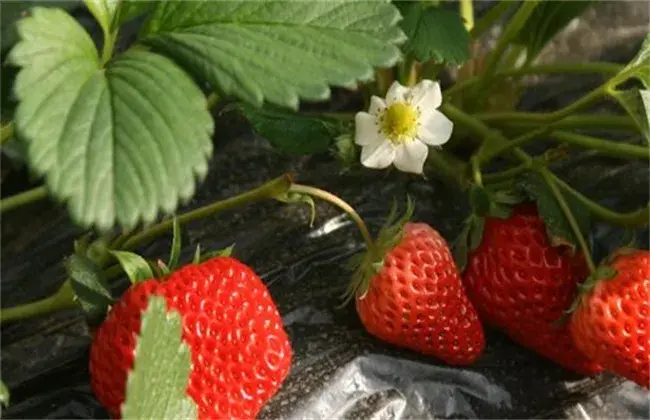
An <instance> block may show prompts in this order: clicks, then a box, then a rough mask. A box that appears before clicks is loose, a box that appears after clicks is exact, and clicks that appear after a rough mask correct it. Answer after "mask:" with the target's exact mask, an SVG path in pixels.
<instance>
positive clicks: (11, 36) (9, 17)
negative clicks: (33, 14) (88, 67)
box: [0, 0, 81, 71]
mask: <svg viewBox="0 0 650 420" xmlns="http://www.w3.org/2000/svg"><path fill="white" fill-rule="evenodd" d="M80 4H81V0H70V1H67V0H44V1H35V0H25V1H3V2H0V19H1V22H2V23H1V24H0V27H1V28H2V29H0V31H1V32H0V43H1V45H2V47H1V48H2V51H3V52H4V51H5V49H7V48H9V47H11V46H12V45H14V44H15V43H16V41H18V34H17V33H16V25H15V23H16V22H17V21H18V20H19V19H20V18H21V17H22V16H24V15H26V14H27V13H29V9H31V8H32V7H36V6H38V7H58V8H61V9H64V10H72V9H75V8H77V7H78V6H79V5H80ZM3 71H5V69H3Z"/></svg>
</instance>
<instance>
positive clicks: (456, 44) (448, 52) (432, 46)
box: [397, 1, 470, 65]
mask: <svg viewBox="0 0 650 420" xmlns="http://www.w3.org/2000/svg"><path fill="white" fill-rule="evenodd" d="M397 5H398V6H399V7H400V9H401V11H402V14H403V15H404V20H403V21H402V22H401V24H400V25H401V27H402V29H403V30H404V33H405V34H406V36H407V37H408V41H406V43H405V44H404V46H403V50H404V52H406V53H411V54H413V55H414V56H415V58H416V59H417V60H418V61H427V60H430V59H433V60H435V61H436V62H438V63H446V64H454V65H460V64H462V63H464V62H465V61H467V60H468V59H469V41H470V39H469V33H468V32H467V29H466V28H465V25H464V24H463V20H462V19H461V17H460V14H459V13H458V11H456V10H449V9H445V8H442V7H431V6H430V5H426V4H423V3H421V2H417V1H408V2H407V1H405V2H398V3H397Z"/></svg>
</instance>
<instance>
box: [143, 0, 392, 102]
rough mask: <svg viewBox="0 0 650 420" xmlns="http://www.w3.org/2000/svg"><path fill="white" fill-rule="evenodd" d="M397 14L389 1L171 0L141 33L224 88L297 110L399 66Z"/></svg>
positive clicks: (248, 98)
mask: <svg viewBox="0 0 650 420" xmlns="http://www.w3.org/2000/svg"><path fill="white" fill-rule="evenodd" d="M399 18H400V15H399V12H398V11H397V9H396V8H395V6H393V5H392V4H391V3H390V2H388V1H385V0H380V1H363V2H358V1H354V2H351V1H344V0H340V1H334V0H331V1H317V2H311V1H309V2H305V1H286V0H283V1H269V0H265V1H249V0H236V1H227V2H225V1H212V0H203V1H191V2H189V1H184V0H173V1H165V2H157V3H156V8H155V10H154V11H153V15H152V16H151V18H150V20H149V21H148V24H147V25H146V26H145V27H144V28H143V31H142V33H141V37H143V38H144V39H143V42H145V43H147V44H149V45H151V46H153V47H155V48H156V49H157V50H158V51H161V52H163V53H165V54H167V55H169V56H170V57H172V58H174V59H175V60H177V62H179V63H180V64H181V65H182V66H184V67H185V68H186V69H188V70H190V71H192V73H193V74H194V75H196V76H197V77H198V78H199V79H201V80H205V81H208V82H209V83H211V84H212V85H213V86H214V87H215V88H216V89H217V90H219V91H221V92H223V93H226V94H232V95H234V96H236V97H237V98H239V99H242V100H244V101H246V102H248V103H250V104H253V105H256V106H261V104H262V102H263V101H265V100H266V101H268V102H271V103H273V104H276V105H280V106H287V107H291V108H293V109H297V107H298V102H299V99H300V98H302V99H307V100H325V99H328V98H329V96H330V90H329V86H328V85H335V86H344V87H350V88H352V87H355V86H356V84H357V82H359V81H369V80H371V79H372V77H373V75H374V71H373V67H375V66H377V67H391V66H392V65H394V64H395V63H396V62H397V61H398V60H399V58H400V54H399V49H398V48H397V46H396V44H398V43H400V42H402V41H403V40H404V34H403V33H402V31H401V30H400V29H399V27H398V26H397V23H398V21H399Z"/></svg>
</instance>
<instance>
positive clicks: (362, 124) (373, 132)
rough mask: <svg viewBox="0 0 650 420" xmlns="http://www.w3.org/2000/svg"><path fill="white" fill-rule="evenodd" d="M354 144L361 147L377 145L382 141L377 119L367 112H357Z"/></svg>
mask: <svg viewBox="0 0 650 420" xmlns="http://www.w3.org/2000/svg"><path fill="white" fill-rule="evenodd" d="M354 130H355V133H354V142H355V143H356V144H358V145H359V146H367V145H370V144H377V143H379V142H381V141H382V138H381V137H380V136H379V130H378V129H377V117H375V116H374V115H370V114H368V113H367V112H357V115H355V117H354Z"/></svg>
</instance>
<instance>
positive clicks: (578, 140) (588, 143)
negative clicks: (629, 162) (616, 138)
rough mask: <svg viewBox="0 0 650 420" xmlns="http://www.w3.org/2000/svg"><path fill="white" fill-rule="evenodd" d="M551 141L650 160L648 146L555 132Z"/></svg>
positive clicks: (610, 154) (627, 157)
mask: <svg viewBox="0 0 650 420" xmlns="http://www.w3.org/2000/svg"><path fill="white" fill-rule="evenodd" d="M551 139H553V140H556V141H559V142H563V143H567V144H570V145H572V146H579V147H584V148H586V149H591V150H597V151H598V152H599V153H602V154H603V155H607V156H612V157H620V158H626V159H629V158H632V159H641V160H650V148H648V147H647V146H637V145H635V144H629V143H621V142H613V141H609V140H604V139H600V138H598V137H592V136H586V135H584V134H576V133H569V132H566V131H559V130H557V131H553V132H552V133H551Z"/></svg>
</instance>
